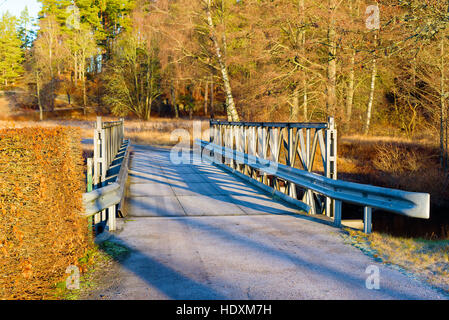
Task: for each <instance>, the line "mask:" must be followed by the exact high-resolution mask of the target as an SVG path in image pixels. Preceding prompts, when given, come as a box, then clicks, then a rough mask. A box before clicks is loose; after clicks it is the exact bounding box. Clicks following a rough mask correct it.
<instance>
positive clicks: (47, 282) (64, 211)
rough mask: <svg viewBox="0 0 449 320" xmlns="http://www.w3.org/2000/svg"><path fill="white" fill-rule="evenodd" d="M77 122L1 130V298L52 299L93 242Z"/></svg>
mask: <svg viewBox="0 0 449 320" xmlns="http://www.w3.org/2000/svg"><path fill="white" fill-rule="evenodd" d="M81 154H82V153H81V145H80V132H79V130H77V129H75V128H67V127H56V128H39V127H37V128H23V129H4V130H0V299H48V298H51V292H52V290H51V288H52V287H53V286H54V284H55V283H57V282H59V281H61V280H63V279H64V278H65V277H67V276H68V275H67V274H65V271H66V268H67V267H68V266H70V265H77V263H78V259H79V258H80V257H82V256H83V255H84V254H85V252H86V249H87V247H88V238H87V221H86V219H83V218H82V217H81V216H80V213H81V212H82V210H83V208H82V192H83V188H84V183H83V160H82V156H81Z"/></svg>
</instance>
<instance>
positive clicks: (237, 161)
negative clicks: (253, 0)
mask: <svg viewBox="0 0 449 320" xmlns="http://www.w3.org/2000/svg"><path fill="white" fill-rule="evenodd" d="M245 128H246V129H245ZM272 128H277V129H272ZM294 128H296V130H294ZM308 130H309V131H308ZM312 130H313V131H312ZM264 131H265V134H264V133H263V132H264ZM283 131H284V132H283ZM304 131H305V132H304ZM336 134H337V133H336V130H335V126H334V122H333V119H332V118H330V119H329V122H328V123H313V124H307V123H298V124H291V123H275V124H273V123H230V122H218V121H211V139H210V141H209V142H206V141H201V140H196V142H195V143H196V144H197V145H199V146H200V147H201V154H202V157H203V159H207V160H209V161H211V162H214V163H216V164H218V165H220V166H223V167H224V168H227V169H229V170H231V171H232V172H234V173H236V174H237V175H239V176H240V177H242V178H243V179H246V180H248V181H249V182H251V183H253V184H256V185H257V186H259V187H261V188H262V189H265V190H266V191H268V192H270V193H272V194H274V195H276V196H278V197H280V198H282V199H284V200H285V201H288V202H290V203H292V204H294V205H296V206H298V207H300V208H301V209H302V210H304V211H305V212H307V213H310V214H322V215H326V216H327V217H328V218H330V220H331V221H333V223H334V224H335V225H336V226H341V207H342V202H348V203H353V204H356V205H360V206H362V207H363V208H364V231H365V232H366V233H370V232H371V228H372V208H376V209H382V210H385V211H390V212H394V213H398V214H402V215H405V216H410V217H415V218H424V219H428V218H429V215H430V195H429V194H427V193H417V192H407V191H402V190H396V189H389V188H381V187H376V186H372V185H364V184H358V183H352V182H347V181H341V180H336V171H337V170H336V159H337V153H336V149H337V146H336ZM304 135H305V138H304ZM266 136H271V138H267V137H266ZM269 139H271V144H270V143H269V142H268V141H269ZM255 140H256V141H255ZM243 141H246V142H243ZM264 141H265V142H264ZM317 143H318V144H319V145H320V148H319V149H317V147H316V145H317ZM282 146H283V147H284V149H285V150H284V157H285V161H283V163H281V161H280V160H281V154H282V153H281V152H280V150H281V147H282ZM316 154H318V155H319V156H320V158H321V160H322V168H321V169H322V170H321V172H318V173H317V172H312V170H313V164H314V158H315V156H316ZM296 158H299V167H300V168H296V167H295V163H296V161H295V159H296ZM319 169H320V168H318V171H319ZM281 184H282V185H283V187H282V188H281ZM298 191H299V192H298Z"/></svg>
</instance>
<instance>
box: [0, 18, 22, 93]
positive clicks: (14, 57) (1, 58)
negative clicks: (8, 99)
mask: <svg viewBox="0 0 449 320" xmlns="http://www.w3.org/2000/svg"><path fill="white" fill-rule="evenodd" d="M0 34H1V35H2V36H1V37H0V85H4V86H8V85H10V84H11V83H13V82H14V81H15V79H17V77H19V76H20V74H21V73H22V71H23V68H22V61H23V51H22V50H21V48H20V47H21V41H20V38H19V33H18V31H17V19H16V17H14V16H12V15H11V14H9V12H6V13H4V14H3V15H2V16H1V18H0Z"/></svg>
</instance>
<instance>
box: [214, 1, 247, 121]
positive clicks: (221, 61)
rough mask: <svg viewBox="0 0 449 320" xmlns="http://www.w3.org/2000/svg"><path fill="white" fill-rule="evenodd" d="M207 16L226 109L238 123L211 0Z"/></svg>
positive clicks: (229, 115) (230, 119)
mask: <svg viewBox="0 0 449 320" xmlns="http://www.w3.org/2000/svg"><path fill="white" fill-rule="evenodd" d="M206 14H207V22H208V24H209V29H210V33H211V39H212V42H213V43H214V47H215V53H216V56H217V60H218V64H219V65H220V71H221V75H222V79H223V86H224V90H225V94H226V101H227V106H226V109H227V112H228V120H229V121H236V122H238V121H240V119H239V115H238V113H237V109H236V107H235V103H234V97H233V96H232V90H231V83H230V80H229V75H228V69H227V66H226V63H225V61H224V59H223V56H222V54H221V49H220V45H219V43H218V40H217V36H216V34H215V26H214V23H213V21H212V14H211V0H208V1H207V7H206Z"/></svg>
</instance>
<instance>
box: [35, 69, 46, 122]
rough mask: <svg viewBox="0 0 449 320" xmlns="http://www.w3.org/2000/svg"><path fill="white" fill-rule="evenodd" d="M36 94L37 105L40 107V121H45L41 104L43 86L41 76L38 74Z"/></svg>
mask: <svg viewBox="0 0 449 320" xmlns="http://www.w3.org/2000/svg"><path fill="white" fill-rule="evenodd" d="M36 91H37V92H36V93H37V105H38V106H39V120H40V121H42V120H44V112H43V109H42V103H41V86H40V82H39V74H38V73H37V72H36Z"/></svg>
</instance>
